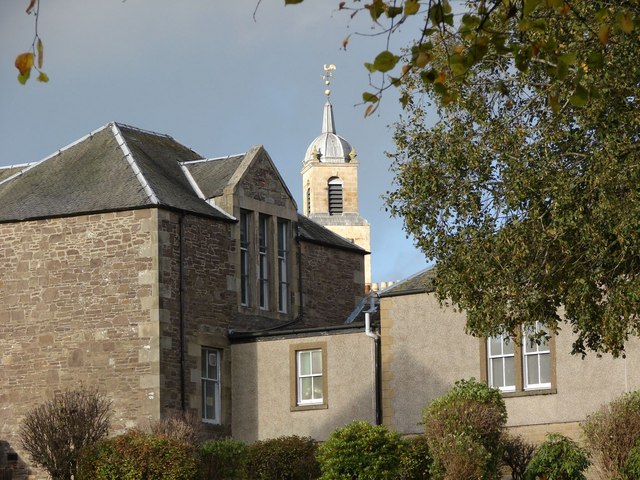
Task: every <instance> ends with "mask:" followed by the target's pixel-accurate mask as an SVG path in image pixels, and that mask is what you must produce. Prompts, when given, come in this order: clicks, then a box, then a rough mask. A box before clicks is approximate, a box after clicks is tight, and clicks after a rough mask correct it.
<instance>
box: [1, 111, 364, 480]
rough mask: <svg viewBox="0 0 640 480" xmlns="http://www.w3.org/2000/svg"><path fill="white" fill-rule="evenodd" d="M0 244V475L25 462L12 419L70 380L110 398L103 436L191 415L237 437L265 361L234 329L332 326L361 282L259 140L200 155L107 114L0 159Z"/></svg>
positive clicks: (356, 259)
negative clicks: (54, 143)
mask: <svg viewBox="0 0 640 480" xmlns="http://www.w3.org/2000/svg"><path fill="white" fill-rule="evenodd" d="M0 239H1V241H0V442H1V443H0V447H1V448H0V469H2V467H3V466H6V465H7V464H8V463H10V464H11V465H12V468H13V469H14V473H15V475H14V480H15V479H16V478H24V477H25V476H26V475H27V472H28V470H29V468H28V466H27V465H26V462H28V457H26V456H25V454H24V452H22V451H21V450H20V445H19V441H18V426H19V423H20V420H21V419H22V418H23V417H24V415H25V414H26V413H27V412H28V411H29V410H30V409H31V408H33V407H34V406H35V405H37V404H40V403H41V402H43V401H44V400H47V399H50V398H52V397H53V396H54V395H55V393H56V392H59V391H63V390H65V389H68V388H75V387H78V386H80V385H85V386H88V387H97V388H98V389H99V390H100V391H102V392H104V393H105V394H106V395H107V396H108V397H109V398H110V399H111V400H112V402H113V417H112V423H113V431H114V432H115V433H117V432H120V431H123V430H125V429H127V428H129V427H133V426H136V425H139V424H141V423H143V422H145V421H147V420H148V419H158V418H162V417H165V416H167V415H170V414H171V413H173V412H176V411H188V412H194V413H196V414H197V415H199V416H200V418H202V421H203V424H204V426H205V428H206V430H207V432H208V433H209V434H210V435H212V436H216V435H230V434H233V429H234V423H235V422H238V421H244V423H245V424H247V422H246V420H243V416H244V412H243V411H242V409H239V408H237V407H236V406H235V403H238V405H242V402H244V403H245V404H246V403H250V402H252V401H253V400H254V397H255V396H256V395H259V392H258V391H256V390H253V391H251V390H247V391H246V392H245V393H246V395H247V396H246V397H245V398H242V399H240V398H238V400H237V402H236V399H235V398H233V397H232V394H233V391H234V390H235V389H237V388H238V385H241V386H242V387H243V388H245V389H246V388H248V386H249V382H248V381H245V378H244V377H245V376H247V375H253V374H255V372H257V371H259V369H260V368H261V366H262V361H261V360H260V359H258V358H257V357H256V356H255V355H254V356H253V357H251V356H250V355H249V354H247V355H240V356H237V355H235V354H234V353H233V352H232V348H231V341H230V337H232V336H233V335H236V336H240V337H241V336H242V335H245V336H247V335H255V334H256V332H261V331H263V332H272V331H276V330H277V329H284V330H287V331H291V330H294V329H301V328H306V329H319V328H329V329H331V328H333V327H334V326H335V325H340V324H342V323H343V322H344V320H345V318H346V317H347V316H348V315H349V314H350V312H351V311H352V310H353V309H354V307H355V306H356V305H357V304H358V302H359V301H360V300H361V297H362V295H363V292H364V256H365V254H366V253H367V252H365V250H363V249H362V248H360V247H359V246H357V245H355V244H353V243H352V242H350V241H348V240H346V239H344V238H342V237H340V236H339V235H336V234H335V233H333V232H331V231H329V230H327V229H326V228H324V227H322V226H321V225H319V224H318V223H316V222H314V221H313V220H311V219H309V218H307V217H305V216H302V215H300V214H299V213H298V212H297V207H296V203H295V201H294V199H293V197H292V195H291V193H290V191H289V190H288V188H287V186H286V185H285V184H284V182H283V181H282V178H281V176H280V174H279V173H278V170H277V169H276V167H275V166H274V164H273V161H272V160H271V158H270V157H269V155H268V153H267V152H266V151H265V150H264V148H262V147H259V146H258V147H253V148H251V149H250V150H249V151H248V152H247V153H245V154H243V155H237V156H229V157H222V158H215V159H206V158H205V157H203V156H202V155H199V154H197V153H196V152H194V151H192V150H191V149H189V148H187V147H185V146H184V145H181V144H180V143H178V142H177V141H175V140H174V139H173V138H171V137H169V136H166V135H160V134H156V133H152V132H148V131H143V130H140V129H137V128H133V127H129V126H125V125H121V124H117V123H112V124H109V125H106V126H104V127H102V128H100V129H98V130H96V131H94V132H92V133H91V134H89V135H88V136H86V137H84V138H82V139H80V140H78V141H77V142H75V143H73V144H71V145H69V146H67V147H65V148H63V149H61V150H59V151H58V152H56V153H54V154H53V155H51V156H49V157H47V158H46V159H44V160H42V161H40V162H37V163H33V164H28V165H20V166H14V167H7V168H1V169H0ZM240 348H241V349H242V347H240ZM313 351H315V350H313ZM305 355H307V354H306V353H305ZM311 356H313V358H316V354H312V353H311V350H309V353H308V355H307V357H309V358H311ZM236 358H237V363H241V362H244V363H242V365H244V366H246V367H247V368H249V366H250V362H252V361H253V362H254V364H253V365H252V368H253V371H251V372H249V371H245V370H244V367H242V368H240V367H238V366H234V365H233V362H234V359H236ZM305 358H306V357H305ZM259 360H260V361H259ZM287 361H288V360H287ZM235 375H238V376H239V378H237V379H236V378H234V376H235ZM309 378H311V377H309ZM305 382H307V381H305ZM305 385H306V383H305ZM317 391H318V390H317V389H316V394H317ZM307 393H308V392H307ZM307 393H305V394H307ZM311 396H313V392H311ZM305 398H306V397H305ZM236 417H237V418H236ZM255 428H257V427H255ZM245 430H246V429H245ZM32 478H40V477H39V476H38V473H37V472H35V473H34V474H33V476H32Z"/></svg>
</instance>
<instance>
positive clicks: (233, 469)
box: [200, 438, 248, 480]
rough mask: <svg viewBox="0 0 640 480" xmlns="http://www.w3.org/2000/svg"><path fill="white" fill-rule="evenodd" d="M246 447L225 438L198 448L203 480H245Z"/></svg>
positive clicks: (241, 443)
mask: <svg viewBox="0 0 640 480" xmlns="http://www.w3.org/2000/svg"><path fill="white" fill-rule="evenodd" d="M247 458H248V447H247V445H246V444H245V443H244V442H241V441H239V440H233V439H231V438H226V439H223V440H209V441H208V442H205V443H204V445H202V447H201V448H200V463H201V465H202V474H203V479H205V480H209V479H215V480H244V479H245V478H247Z"/></svg>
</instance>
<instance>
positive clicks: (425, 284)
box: [378, 267, 437, 297]
mask: <svg viewBox="0 0 640 480" xmlns="http://www.w3.org/2000/svg"><path fill="white" fill-rule="evenodd" d="M436 276H437V274H436V267H427V268H425V269H424V270H421V271H419V272H418V273H415V274H413V275H411V276H410V277H408V278H406V279H404V280H400V281H399V282H398V283H395V284H394V285H392V286H391V287H389V288H386V289H384V290H382V291H381V292H379V293H378V296H379V297H395V296H399V295H411V294H416V293H429V292H433V291H434V290H435V281H436Z"/></svg>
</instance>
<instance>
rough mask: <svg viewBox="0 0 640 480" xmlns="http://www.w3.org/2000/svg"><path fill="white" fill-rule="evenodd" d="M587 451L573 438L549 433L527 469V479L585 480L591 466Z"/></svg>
mask: <svg viewBox="0 0 640 480" xmlns="http://www.w3.org/2000/svg"><path fill="white" fill-rule="evenodd" d="M590 464H591V462H589V457H588V454H587V452H586V451H585V450H584V449H583V448H581V447H580V446H579V445H578V444H577V443H576V442H574V441H573V440H571V439H569V438H567V437H565V436H563V435H560V434H558V433H550V434H549V435H547V439H546V440H545V442H544V443H543V444H542V445H540V446H539V447H538V448H537V449H536V452H535V453H534V454H533V458H532V459H531V461H530V462H529V465H528V466H527V469H526V471H525V479H526V480H535V479H536V478H544V479H547V480H584V479H586V478H587V477H585V475H584V473H583V472H584V471H585V470H586V469H587V468H588V467H589V465H590Z"/></svg>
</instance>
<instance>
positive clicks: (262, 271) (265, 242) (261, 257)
mask: <svg viewBox="0 0 640 480" xmlns="http://www.w3.org/2000/svg"><path fill="white" fill-rule="evenodd" d="M258 224H259V225H258V226H259V228H258V230H259V231H258V284H259V288H260V308H261V309H263V310H267V309H268V308H269V217H268V216H267V215H260V216H259V217H258Z"/></svg>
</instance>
